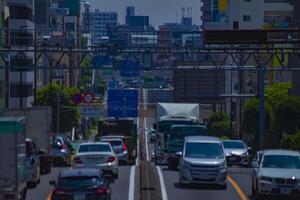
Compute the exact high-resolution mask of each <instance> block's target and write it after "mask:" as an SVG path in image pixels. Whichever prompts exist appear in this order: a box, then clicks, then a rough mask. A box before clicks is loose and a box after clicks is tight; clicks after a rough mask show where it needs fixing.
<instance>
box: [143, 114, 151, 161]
mask: <svg viewBox="0 0 300 200" xmlns="http://www.w3.org/2000/svg"><path fill="white" fill-rule="evenodd" d="M146 128H147V123H146V117H144V130H146ZM144 133H145V143H146V145H145V146H146V159H147V161H149V160H150V159H149V150H148V134H147V132H146V131H144Z"/></svg>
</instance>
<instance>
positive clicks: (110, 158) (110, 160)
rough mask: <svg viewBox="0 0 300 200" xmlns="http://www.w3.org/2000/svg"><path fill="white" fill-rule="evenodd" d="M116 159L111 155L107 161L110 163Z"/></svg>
mask: <svg viewBox="0 0 300 200" xmlns="http://www.w3.org/2000/svg"><path fill="white" fill-rule="evenodd" d="M115 160H116V158H115V157H109V158H108V159H107V162H108V163H110V162H114V161H115Z"/></svg>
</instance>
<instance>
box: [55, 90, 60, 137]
mask: <svg viewBox="0 0 300 200" xmlns="http://www.w3.org/2000/svg"><path fill="white" fill-rule="evenodd" d="M59 101H60V95H59V91H57V97H56V134H59Z"/></svg>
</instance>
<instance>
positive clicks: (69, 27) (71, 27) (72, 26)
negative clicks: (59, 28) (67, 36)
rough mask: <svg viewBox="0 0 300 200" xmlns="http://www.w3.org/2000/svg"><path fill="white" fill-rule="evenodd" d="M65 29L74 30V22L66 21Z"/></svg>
mask: <svg viewBox="0 0 300 200" xmlns="http://www.w3.org/2000/svg"><path fill="white" fill-rule="evenodd" d="M65 29H66V30H72V31H73V30H75V24H74V23H70V22H67V23H66V24H65Z"/></svg>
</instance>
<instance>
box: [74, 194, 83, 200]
mask: <svg viewBox="0 0 300 200" xmlns="http://www.w3.org/2000/svg"><path fill="white" fill-rule="evenodd" d="M73 199H74V200H85V195H84V194H75V195H74V198H73Z"/></svg>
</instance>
